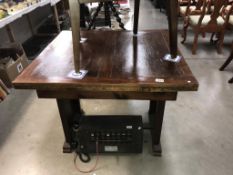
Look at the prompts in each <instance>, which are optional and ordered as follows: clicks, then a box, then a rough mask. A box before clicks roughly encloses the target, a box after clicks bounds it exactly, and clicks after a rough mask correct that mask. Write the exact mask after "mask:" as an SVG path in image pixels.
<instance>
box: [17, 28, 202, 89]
mask: <svg viewBox="0 0 233 175" xmlns="http://www.w3.org/2000/svg"><path fill="white" fill-rule="evenodd" d="M97 33H98V34H97ZM81 34H82V36H83V37H85V38H87V41H86V42H84V43H83V44H81V45H80V46H81V54H80V55H81V64H80V65H81V68H82V69H86V70H88V73H87V75H86V76H85V77H84V78H83V79H82V80H77V79H73V78H69V77H68V74H69V72H70V71H71V70H72V69H73V62H72V60H73V52H72V36H71V32H70V31H63V32H61V33H60V34H59V35H58V37H57V38H56V39H55V40H54V41H53V42H52V43H51V44H50V45H49V46H48V47H47V48H46V49H45V50H44V51H43V52H42V53H41V54H40V55H39V56H38V58H37V59H35V60H34V61H33V62H32V63H31V64H30V65H29V66H28V67H27V68H26V69H25V71H24V72H23V73H22V74H20V75H19V76H18V77H17V79H16V80H15V81H14V86H15V87H16V88H22V89H37V90H48V91H50V90H64V89H67V90H77V91H90V92H101V91H102V92H108V91H110V92H177V91H193V90H197V87H198V83H197V81H196V79H195V78H194V76H193V75H192V73H191V71H190V69H189V68H188V66H187V64H186V63H185V61H184V59H182V60H181V62H180V63H179V64H171V63H169V62H164V61H162V60H161V58H162V57H163V56H164V55H165V54H167V53H169V47H168V45H169V44H168V42H167V41H168V32H167V31H160V30H157V31H143V32H139V33H138V37H133V34H132V33H131V32H126V31H96V32H95V31H86V32H82V33H81ZM103 36H105V37H103ZM151 36H153V37H151ZM158 41H159V42H158ZM134 43H137V44H136V45H135V44H134ZM156 78H159V79H163V80H164V82H163V83H160V82H156V81H155V79H156Z"/></svg>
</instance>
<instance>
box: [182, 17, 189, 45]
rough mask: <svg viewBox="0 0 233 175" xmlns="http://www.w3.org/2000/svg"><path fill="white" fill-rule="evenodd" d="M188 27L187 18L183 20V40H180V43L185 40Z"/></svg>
mask: <svg viewBox="0 0 233 175" xmlns="http://www.w3.org/2000/svg"><path fill="white" fill-rule="evenodd" d="M188 27H189V22H188V20H184V26H183V33H182V37H183V40H182V41H181V43H182V44H184V42H185V41H186V37H187V29H188Z"/></svg>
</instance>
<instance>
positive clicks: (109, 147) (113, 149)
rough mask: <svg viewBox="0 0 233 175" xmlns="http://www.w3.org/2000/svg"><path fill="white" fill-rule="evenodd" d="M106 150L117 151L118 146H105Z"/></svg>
mask: <svg viewBox="0 0 233 175" xmlns="http://www.w3.org/2000/svg"><path fill="white" fill-rule="evenodd" d="M104 151H106V152H117V151H118V146H104Z"/></svg>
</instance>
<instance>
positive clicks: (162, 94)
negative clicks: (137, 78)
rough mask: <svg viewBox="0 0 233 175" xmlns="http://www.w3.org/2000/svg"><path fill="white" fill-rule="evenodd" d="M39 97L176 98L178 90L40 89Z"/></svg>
mask: <svg viewBox="0 0 233 175" xmlns="http://www.w3.org/2000/svg"><path fill="white" fill-rule="evenodd" d="M37 95H38V97H39V98H64V99H73V98H74V97H76V98H81V99H119V100H123V99H124V100H127V99H134V100H148V99H150V100H176V97H177V93H176V92H159V93H158V92H154V93H151V92H144V93H143V92H86V91H72V90H58V91H54V90H53V91H47V90H38V91H37Z"/></svg>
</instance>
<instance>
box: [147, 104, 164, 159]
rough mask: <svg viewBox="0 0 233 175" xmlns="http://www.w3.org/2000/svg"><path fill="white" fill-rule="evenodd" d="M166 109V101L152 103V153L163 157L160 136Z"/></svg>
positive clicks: (150, 119)
mask: <svg viewBox="0 0 233 175" xmlns="http://www.w3.org/2000/svg"><path fill="white" fill-rule="evenodd" d="M164 109H165V101H150V108H149V121H150V126H151V137H152V151H153V154H154V155H156V156H161V154H162V148H161V144H160V136H161V130H162V124H163V115H164Z"/></svg>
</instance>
